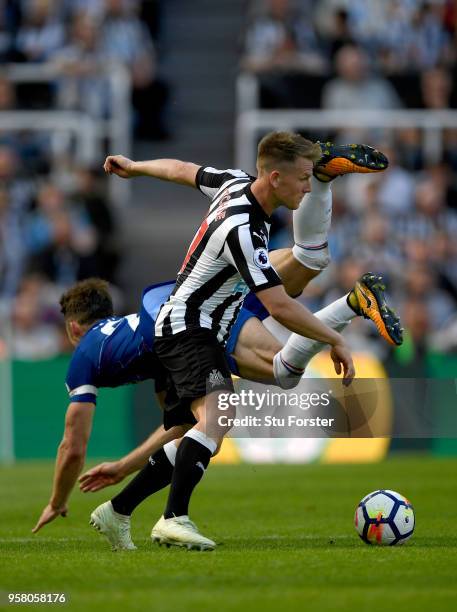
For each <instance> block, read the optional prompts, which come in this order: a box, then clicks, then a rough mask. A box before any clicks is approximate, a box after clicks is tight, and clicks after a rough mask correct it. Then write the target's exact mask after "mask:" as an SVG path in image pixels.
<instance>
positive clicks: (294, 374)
mask: <svg viewBox="0 0 457 612" xmlns="http://www.w3.org/2000/svg"><path fill="white" fill-rule="evenodd" d="M346 297H347V296H344V297H342V298H340V299H339V300H336V301H335V302H332V303H331V304H329V305H328V306H326V307H325V308H322V310H319V311H318V312H315V313H314V316H316V317H317V318H318V319H320V320H321V321H322V322H323V323H325V324H326V325H328V326H329V327H331V328H332V329H334V330H336V331H338V332H341V331H343V329H345V328H346V327H347V326H348V325H349V323H350V322H351V320H352V319H354V318H355V317H356V316H357V314H356V313H355V312H354V311H353V310H352V308H351V307H350V306H349V305H348V303H347V301H346ZM325 346H327V345H326V344H325V343H324V342H318V341H317V340H311V339H310V338H305V337H304V336H300V335H299V334H291V335H290V336H289V339H288V340H287V342H286V344H285V345H284V347H283V348H282V349H281V351H280V352H279V353H276V355H275V356H274V359H273V371H274V375H275V379H276V382H277V383H278V385H279V386H280V387H282V388H283V389H291V388H292V387H295V386H296V385H297V384H298V382H299V380H300V378H301V377H302V375H303V372H304V371H305V369H306V366H307V365H308V363H309V362H310V361H311V359H312V358H313V357H314V355H317V353H319V352H320V351H321V350H322V349H323V348H324V347H325Z"/></svg>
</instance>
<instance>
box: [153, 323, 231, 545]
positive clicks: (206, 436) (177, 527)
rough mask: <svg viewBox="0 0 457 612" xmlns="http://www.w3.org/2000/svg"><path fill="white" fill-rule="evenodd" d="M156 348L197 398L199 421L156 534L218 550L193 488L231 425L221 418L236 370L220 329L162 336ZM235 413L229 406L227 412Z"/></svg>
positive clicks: (185, 445)
mask: <svg viewBox="0 0 457 612" xmlns="http://www.w3.org/2000/svg"><path fill="white" fill-rule="evenodd" d="M156 352H157V354H158V356H159V359H161V361H162V364H163V366H164V367H165V368H167V370H168V372H169V373H170V377H171V379H172V383H173V386H174V389H175V390H176V394H177V396H178V398H180V400H181V401H183V400H184V399H186V400H188V401H190V402H191V407H192V413H193V415H194V417H195V420H196V425H195V426H194V427H192V429H190V430H189V431H188V432H187V433H186V434H185V435H184V437H183V439H182V441H181V443H180V445H179V448H178V452H177V453H176V461H175V467H174V470H173V476H172V481H171V486H170V491H169V496H168V500H167V505H166V508H165V511H164V515H163V516H162V517H161V519H160V520H159V521H158V522H157V523H156V525H155V526H154V527H153V529H152V532H151V537H152V539H153V540H155V541H157V542H159V543H164V544H167V545H175V546H184V547H187V548H197V549H199V550H212V549H213V548H215V546H216V545H215V543H214V542H213V541H212V540H210V539H209V538H206V537H204V536H203V535H201V534H200V533H199V532H198V529H197V528H196V526H195V524H194V523H193V522H192V521H190V519H189V516H188V513H189V503H190V499H191V496H192V493H193V491H194V489H195V487H196V486H197V485H198V483H199V482H200V480H201V479H202V477H203V475H204V472H205V471H206V468H207V467H208V464H209V462H210V459H211V457H212V456H213V454H214V453H215V452H216V450H217V448H218V446H219V443H220V442H221V440H222V438H223V437H224V435H225V433H226V432H227V431H228V430H229V429H230V425H229V424H222V423H220V422H219V419H218V417H219V415H220V412H219V411H218V398H219V395H220V393H222V392H223V393H227V392H229V393H230V392H232V391H233V385H232V381H231V375H230V369H229V367H228V364H227V361H226V358H225V355H224V351H223V349H222V348H221V346H220V344H219V342H218V340H217V337H216V334H215V333H214V332H212V331H211V330H209V329H198V330H192V331H189V332H181V333H180V334H176V336H173V337H169V338H160V339H158V341H157V343H156ZM208 390H210V392H208ZM165 414H167V411H166V412H165ZM230 414H231V410H230V409H229V410H227V411H226V415H227V416H228V417H230Z"/></svg>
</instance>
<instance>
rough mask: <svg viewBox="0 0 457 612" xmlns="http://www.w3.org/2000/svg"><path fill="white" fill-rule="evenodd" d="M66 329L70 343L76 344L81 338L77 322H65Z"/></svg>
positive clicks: (80, 330)
mask: <svg viewBox="0 0 457 612" xmlns="http://www.w3.org/2000/svg"><path fill="white" fill-rule="evenodd" d="M66 328H67V334H68V337H69V338H70V341H71V342H77V341H78V340H79V338H80V337H81V336H82V328H81V325H80V324H79V323H78V322H77V321H67V324H66Z"/></svg>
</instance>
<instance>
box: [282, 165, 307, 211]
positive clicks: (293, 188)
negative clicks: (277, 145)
mask: <svg viewBox="0 0 457 612" xmlns="http://www.w3.org/2000/svg"><path fill="white" fill-rule="evenodd" d="M312 175H313V162H312V161H311V160H309V159H303V158H302V157H299V158H298V159H296V160H295V163H293V164H285V165H284V167H283V168H281V169H280V170H278V172H277V176H276V181H275V182H276V184H275V195H276V197H277V199H278V200H279V201H280V202H281V204H282V206H286V207H287V208H288V209H289V210H296V209H297V208H298V207H299V206H300V203H301V201H302V200H303V198H304V196H305V195H306V194H307V193H309V192H310V191H311V177H312Z"/></svg>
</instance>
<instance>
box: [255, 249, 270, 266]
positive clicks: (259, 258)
mask: <svg viewBox="0 0 457 612" xmlns="http://www.w3.org/2000/svg"><path fill="white" fill-rule="evenodd" d="M254 263H255V265H256V266H257V267H258V268H260V269H261V270H266V269H267V268H269V267H270V260H269V259H268V251H267V249H265V248H264V247H259V248H258V249H256V250H255V251H254Z"/></svg>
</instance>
